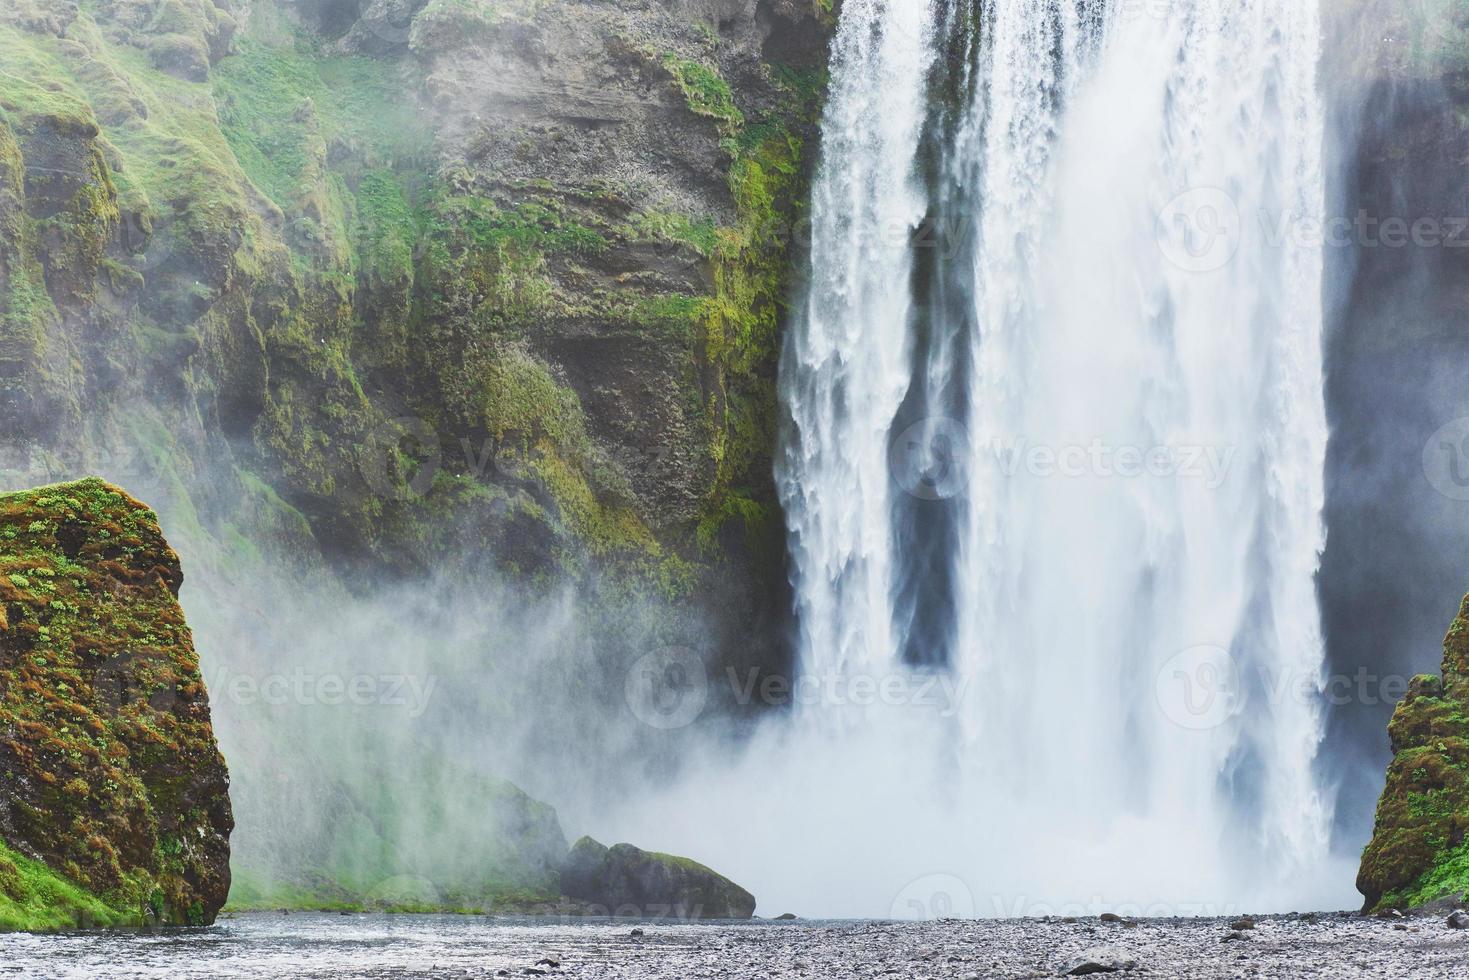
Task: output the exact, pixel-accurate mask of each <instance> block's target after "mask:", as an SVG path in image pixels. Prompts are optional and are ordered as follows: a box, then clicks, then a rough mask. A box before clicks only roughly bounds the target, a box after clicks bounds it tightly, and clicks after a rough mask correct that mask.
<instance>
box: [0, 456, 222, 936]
mask: <svg viewBox="0 0 1469 980" xmlns="http://www.w3.org/2000/svg"><path fill="white" fill-rule="evenodd" d="M182 582H183V574H182V572H181V571H180V568H179V560H178V556H177V555H176V554H175V553H174V552H173V550H172V549H171V548H169V546H168V544H167V542H165V541H164V540H163V536H162V534H161V533H160V532H159V529H158V522H157V518H156V517H155V516H154V515H153V513H152V511H150V510H149V509H148V508H147V507H145V506H144V505H143V504H140V503H138V502H137V501H136V500H133V499H132V498H131V497H129V496H127V495H126V494H125V493H123V492H122V491H120V490H117V489H116V488H114V487H111V486H108V485H107V484H104V483H102V482H100V481H96V480H89V481H85V482H82V483H75V484H65V485H60V486H53V487H47V488H43V489H40V490H36V491H33V492H30V493H20V494H6V495H0V891H3V893H4V896H3V898H0V925H4V926H8V927H11V928H58V927H71V926H76V925H87V924H101V925H106V924H114V923H133V924H143V923H166V924H176V925H183V924H188V925H201V924H205V923H209V922H213V921H214V917H215V914H216V913H217V912H218V911H219V909H220V907H221V906H222V905H223V904H224V901H225V897H226V895H227V894H228V892H229V887H230V870H229V836H230V831H231V829H232V828H233V826H234V820H233V816H232V814H231V811H230V801H229V795H228V790H229V775H228V773H227V772H226V770H225V764H224V759H223V758H222V757H221V756H220V754H219V750H218V749H217V748H216V746H215V741H214V732H213V729H212V727H211V725H210V712H209V698H208V694H207V692H206V691H205V690H204V682H203V678H202V677H201V675H200V672H199V662H198V658H197V657H196V656H195V653H194V646H193V641H192V638H191V635H190V632H189V628H188V626H187V625H186V624H185V622H184V617H183V612H182V610H181V609H180V608H179V605H178V599H177V596H178V590H179V586H180V585H181V584H182ZM55 878H60V879H63V881H61V882H57V881H56V880H54V879H55Z"/></svg>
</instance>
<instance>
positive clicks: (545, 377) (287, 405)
mask: <svg viewBox="0 0 1469 980" xmlns="http://www.w3.org/2000/svg"><path fill="white" fill-rule="evenodd" d="M829 17H830V13H829V11H826V10H825V5H824V4H823V3H812V2H806V0H802V2H797V0H684V2H679V3H667V2H653V0H642V2H636V0H635V2H626V3H618V4H615V5H614V4H606V3H593V2H577V0H562V2H557V3H543V2H530V0H524V2H520V0H495V2H491V0H370V2H365V3H356V2H338V0H253V2H246V0H166V2H165V0H102V2H99V3H93V4H86V5H84V6H81V7H79V6H78V5H77V4H75V3H70V2H62V3H59V4H58V3H54V2H51V0H44V2H43V0H16V2H15V3H9V4H6V6H5V10H3V11H0V67H3V70H4V71H5V72H6V78H7V84H6V85H5V87H4V92H3V93H0V230H3V236H0V422H3V425H0V433H3V435H0V469H4V470H5V471H6V482H9V483H11V484H14V485H34V484H35V483H38V482H44V481H45V480H46V479H47V478H54V477H56V476H57V474H61V473H68V472H74V471H82V470H89V469H91V470H96V471H101V472H103V473H106V474H109V475H115V477H116V478H117V479H119V480H125V481H126V483H127V485H128V486H129V487H130V488H136V489H138V490H139V491H140V492H146V493H148V494H149V496H150V499H152V498H153V497H155V496H157V497H160V498H163V499H162V500H161V501H160V502H161V503H163V502H167V501H169V500H173V499H176V498H186V500H187V506H188V508H189V509H190V510H191V511H192V512H196V513H197V514H198V516H199V518H200V520H201V522H202V524H203V526H204V527H205V528H206V529H207V530H209V531H210V532H212V533H214V534H216V536H218V535H220V534H227V533H228V530H229V529H230V528H231V527H234V526H236V525H237V524H239V523H241V522H243V521H244V520H245V518H243V517H242V514H248V515H250V519H251V520H252V521H253V523H254V524H255V525H268V526H274V527H276V528H278V529H279V530H280V536H281V537H283V538H285V539H287V541H286V544H287V547H288V548H290V549H294V550H295V551H297V552H310V553H313V554H317V553H319V554H322V555H324V556H325V557H326V558H327V559H328V560H329V561H330V562H331V563H332V564H334V565H335V566H336V567H337V568H339V569H342V570H345V571H349V572H352V571H362V572H366V573H375V572H378V571H381V570H382V569H383V568H384V567H385V566H388V567H391V568H393V570H395V571H398V572H404V573H416V572H423V571H425V570H428V569H433V568H437V567H439V566H440V565H441V564H442V563H443V562H444V561H446V560H449V559H450V558H451V557H452V558H455V559H457V558H458V557H460V556H462V555H463V554H464V553H465V552H467V551H471V550H472V551H473V552H475V553H476V554H478V555H491V556H493V557H492V561H493V563H494V564H496V565H498V566H500V567H501V568H504V569H508V570H510V571H512V572H514V573H516V574H519V575H531V576H535V575H551V574H554V575H565V576H570V577H573V578H574V577H577V576H579V575H582V574H583V573H585V572H586V571H588V570H589V569H590V568H593V567H616V568H618V569H619V570H621V571H626V572H630V573H631V574H632V575H633V576H634V577H635V578H637V579H638V580H640V581H641V582H643V583H645V584H646V585H647V587H648V588H649V589H651V590H653V591H657V592H659V593H662V594H664V595H669V596H673V597H679V596H687V595H690V594H692V593H693V592H694V591H695V588H694V587H695V585H696V584H697V583H699V582H701V581H702V582H704V583H705V584H709V585H711V588H712V586H713V585H714V584H717V583H721V582H722V583H729V582H733V581H754V582H756V583H757V585H756V586H755V587H754V588H752V589H751V588H746V589H745V590H744V592H743V593H742V594H741V595H740V596H739V597H738V598H737V601H736V602H735V606H736V607H737V608H738V609H739V610H740V614H739V616H738V619H739V620H740V621H742V622H744V623H748V622H749V621H750V618H751V615H752V613H753V614H754V615H755V617H756V619H758V618H759V617H760V616H761V615H763V614H765V613H767V612H769V610H768V609H767V608H766V607H767V606H769V605H770V602H769V600H770V598H771V596H770V594H769V591H768V590H769V589H770V588H775V589H776V590H777V591H778V589H779V584H780V582H781V580H782V578H783V575H782V574H781V566H780V562H781V558H780V553H781V548H780V547H779V541H780V531H779V526H780V522H779V520H778V518H777V516H776V515H774V514H773V513H772V507H773V499H774V495H773V492H772V488H771V487H770V485H769V483H770V478H769V475H768V473H769V458H770V452H771V449H772V445H773V441H774V419H775V410H776V399H775V395H774V378H775V366H776V353H777V342H778V336H779V325H780V321H781V317H782V315H783V310H784V306H785V302H786V298H787V296H788V294H789V291H790V285H791V284H790V282H789V276H788V269H789V265H790V264H789V261H788V260H789V257H790V255H791V250H792V247H793V242H796V243H798V242H799V240H800V222H801V217H802V206H801V201H802V196H803V194H804V187H805V179H806V174H807V171H808V167H809V164H810V162H811V161H810V155H809V154H808V153H807V151H806V141H807V139H808V137H809V136H810V135H811V133H812V131H813V127H814V123H815V120H816V113H817V111H818V107H819V100H820V96H821V92H822V87H823V84H824V63H825V41H824V38H825V34H824V30H825V27H824V25H825V23H826V22H827V21H828V20H829ZM731 562H732V563H735V564H736V565H738V566H739V567H740V568H741V569H742V570H743V572H745V573H747V574H742V575H737V576H729V575H722V576H710V575H709V574H708V572H709V571H710V569H711V568H713V567H716V566H719V565H723V564H728V563H731ZM728 605H729V603H727V602H725V603H714V604H713V606H712V607H713V608H715V609H719V608H725V607H727V606H728Z"/></svg>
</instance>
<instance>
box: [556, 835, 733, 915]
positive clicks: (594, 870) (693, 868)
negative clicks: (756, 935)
mask: <svg viewBox="0 0 1469 980" xmlns="http://www.w3.org/2000/svg"><path fill="white" fill-rule="evenodd" d="M561 890H562V892H564V893H565V894H566V895H568V896H569V897H571V898H574V899H578V900H580V901H583V902H587V903H589V904H590V905H591V906H593V908H594V910H595V912H596V914H602V915H614V916H623V917H630V918H676V919H748V918H750V917H751V916H752V915H754V914H755V896H754V895H751V894H750V893H749V892H747V891H745V890H744V889H743V888H741V887H740V886H739V885H736V884H735V883H734V882H732V881H730V880H729V879H728V878H726V877H724V876H723V875H721V874H719V873H718V872H715V871H712V870H710V869H709V868H706V867H704V865H702V864H699V863H698V862H696V861H690V860H689V859H688V858H681V857H674V856H673V855H671V854H657V853H653V852H650V851H644V850H640V849H639V848H636V847H634V846H633V845H631V844H614V845H613V846H612V847H610V848H609V847H606V846H604V845H602V844H600V843H598V842H597V841H595V840H593V839H592V838H590V837H583V838H582V839H581V840H579V841H577V842H576V845H575V846H574V847H573V848H572V849H571V853H570V855H568V856H567V858H566V863H565V864H564V865H563V866H562V869H561Z"/></svg>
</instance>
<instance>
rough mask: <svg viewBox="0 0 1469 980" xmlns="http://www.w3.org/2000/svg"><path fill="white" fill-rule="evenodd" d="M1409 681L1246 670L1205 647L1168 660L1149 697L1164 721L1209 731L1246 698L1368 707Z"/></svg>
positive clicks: (1364, 672) (1367, 673) (1394, 698)
mask: <svg viewBox="0 0 1469 980" xmlns="http://www.w3.org/2000/svg"><path fill="white" fill-rule="evenodd" d="M1410 683H1411V678H1409V677H1406V676H1404V675H1402V674H1378V673H1375V672H1373V671H1371V670H1368V669H1367V668H1366V667H1359V668H1358V669H1357V670H1356V671H1355V672H1353V673H1349V674H1348V673H1341V672H1337V673H1332V674H1327V673H1325V672H1324V671H1301V670H1276V669H1272V668H1270V667H1268V666H1257V667H1256V668H1255V669H1253V670H1250V669H1249V668H1247V667H1246V666H1245V665H1244V664H1242V663H1241V662H1240V659H1239V658H1238V657H1236V656H1234V655H1233V654H1231V653H1230V652H1229V651H1228V650H1226V649H1225V648H1223V647H1221V646H1214V645H1210V644H1205V645H1200V646H1195V647H1189V648H1188V649H1185V650H1180V651H1179V652H1178V653H1176V654H1174V655H1173V656H1172V657H1169V658H1168V660H1167V661H1166V662H1165V663H1164V664H1163V666H1162V667H1161V668H1159V670H1158V672H1157V674H1156V676H1155V677H1154V693H1155V696H1156V698H1157V704H1158V708H1159V710H1160V711H1161V712H1162V713H1163V716H1164V717H1165V718H1167V719H1168V721H1170V722H1172V723H1173V724H1175V725H1177V726H1178V727H1180V728H1186V729H1189V730H1191V731H1209V730H1212V729H1215V728H1218V727H1219V726H1220V725H1223V724H1225V723H1227V722H1229V721H1230V720H1231V719H1233V718H1235V717H1236V716H1238V715H1240V714H1241V713H1242V712H1244V710H1245V709H1246V707H1247V706H1248V704H1249V701H1250V698H1251V697H1263V698H1264V699H1266V700H1267V701H1268V702H1269V704H1270V705H1271V706H1272V707H1279V706H1281V705H1284V704H1288V703H1296V704H1305V705H1317V706H1322V707H1346V706H1348V705H1363V706H1367V707H1374V706H1377V705H1385V704H1386V705H1391V704H1397V703H1398V702H1399V701H1401V700H1402V699H1403V696H1404V695H1405V694H1407V693H1408V687H1409V684H1410Z"/></svg>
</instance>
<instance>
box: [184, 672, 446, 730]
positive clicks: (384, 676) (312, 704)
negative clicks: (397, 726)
mask: <svg viewBox="0 0 1469 980" xmlns="http://www.w3.org/2000/svg"><path fill="white" fill-rule="evenodd" d="M438 684H439V679H438V677H437V676H436V675H434V674H408V673H381V674H365V673H363V674H350V675H348V674H337V673H329V672H328V673H315V672H311V671H307V670H305V669H304V668H301V667H297V668H295V669H294V670H293V671H291V672H290V673H288V674H286V673H271V674H263V675H254V674H246V673H241V672H238V671H231V670H229V669H228V668H222V669H220V670H219V671H217V672H216V673H215V674H214V676H212V677H211V678H209V679H208V683H207V687H208V689H209V691H210V693H211V695H212V696H213V697H214V698H216V699H222V700H224V701H227V702H229V703H231V704H235V705H239V706H241V707H253V706H255V705H267V706H270V707H277V708H278V707H284V706H288V705H293V706H296V707H302V708H317V707H324V708H339V707H353V708H394V709H402V710H404V711H405V712H406V713H407V715H408V717H409V718H414V719H417V718H420V717H422V716H423V715H424V714H425V713H426V712H427V711H428V708H429V704H430V703H431V702H432V700H433V697H434V691H435V690H436V689H437V688H438Z"/></svg>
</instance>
